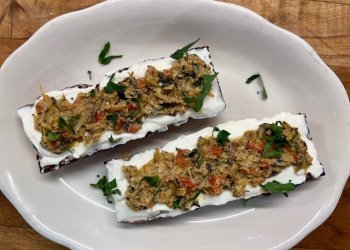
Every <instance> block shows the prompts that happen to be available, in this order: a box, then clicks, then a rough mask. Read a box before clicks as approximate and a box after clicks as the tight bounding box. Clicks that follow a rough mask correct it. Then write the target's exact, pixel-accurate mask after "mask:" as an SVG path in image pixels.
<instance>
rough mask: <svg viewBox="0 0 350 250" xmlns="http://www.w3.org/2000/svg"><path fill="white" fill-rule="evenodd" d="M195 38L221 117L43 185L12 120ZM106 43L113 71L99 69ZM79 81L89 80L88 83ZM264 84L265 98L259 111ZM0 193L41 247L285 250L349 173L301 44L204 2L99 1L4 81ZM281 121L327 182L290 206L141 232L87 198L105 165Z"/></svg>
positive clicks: (337, 106) (51, 33) (265, 202)
mask: <svg viewBox="0 0 350 250" xmlns="http://www.w3.org/2000/svg"><path fill="white" fill-rule="evenodd" d="M197 37H200V38H201V41H200V43H199V44H198V45H209V46H210V48H211V52H212V57H213V61H214V64H215V68H216V70H217V71H218V72H220V74H219V80H220V82H221V86H222V90H223V93H224V97H225V99H226V102H227V108H226V110H225V112H224V113H222V114H221V115H220V116H219V117H217V118H214V119H210V120H206V121H191V122H189V123H188V124H185V125H182V126H181V127H179V128H174V127H173V128H171V129H170V130H169V131H168V132H165V133H161V134H158V135H155V136H152V137H149V138H145V139H142V140H139V141H136V142H130V143H128V144H127V145H125V146H121V147H120V148H119V149H117V150H113V151H111V152H104V153H101V154H99V155H97V156H94V157H91V158H88V159H83V160H81V161H79V162H76V163H73V164H72V165H71V166H70V167H67V168H64V169H61V170H59V171H55V172H52V173H49V174H45V175H41V174H40V173H39V169H38V166H37V162H36V159H35V151H34V149H33V148H32V146H31V144H30V143H29V141H28V140H27V138H26V137H25V135H24V132H23V130H22V125H21V122H20V119H19V118H18V117H17V112H16V110H17V109H18V108H19V107H21V106H23V105H25V104H27V103H32V102H33V101H34V100H35V98H36V97H37V96H38V95H39V85H42V86H43V88H44V90H45V91H49V90H54V89H62V88H64V87H66V86H70V85H73V84H79V83H90V82H91V83H96V82H98V81H99V80H100V79H102V77H103V75H104V73H106V72H108V71H110V70H112V69H114V68H119V67H124V66H129V65H133V64H134V63H136V62H138V61H140V60H142V59H146V58H157V57H162V56H164V55H169V54H170V53H172V52H173V51H174V50H175V49H177V48H179V47H181V46H183V45H184V44H187V43H188V42H190V41H193V40H195V39H196V38H197ZM106 41H110V42H111V44H112V49H111V52H112V53H116V54H118V53H122V54H123V55H124V57H123V58H122V59H121V60H115V61H113V62H112V63H111V64H110V65H108V66H101V65H99V64H98V62H97V56H98V53H99V51H100V49H101V47H102V46H103V44H104V43H105V42H106ZM87 70H91V71H92V72H93V79H92V81H89V79H88V75H87ZM256 72H260V73H261V74H262V76H263V79H264V83H265V85H266V89H267V92H268V95H269V98H268V100H266V101H262V100H261V99H260V96H259V95H257V93H256V91H257V90H259V88H258V87H257V85H256V84H251V85H246V84H244V82H245V80H246V78H247V77H249V76H250V75H251V74H253V73H256ZM0 89H1V91H0V100H1V101H0V102H1V105H0V112H1V114H2V116H1V128H2V129H1V140H0V145H1V152H0V160H1V166H0V188H1V191H2V192H4V194H5V195H6V196H7V197H8V198H9V199H10V201H11V202H12V203H13V204H14V205H15V207H16V208H17V209H18V210H19V212H20V213H21V214H22V215H23V217H24V218H25V219H26V220H27V221H28V222H29V223H30V225H31V226H33V227H34V228H35V229H36V230H37V231H39V232H40V233H41V234H43V235H44V236H46V237H48V238H49V239H51V240H54V241H56V242H58V243H60V244H63V245H65V246H67V247H70V248H75V249H167V250H168V249H169V250H171V249H213V248H217V249H224V248H226V249H240V248H245V249H256V248H257V247H258V248H259V249H286V248H290V247H292V246H293V245H295V244H296V243H297V242H299V241H300V240H301V239H302V238H303V237H305V235H307V234H308V233H309V232H310V231H312V230H313V229H315V228H316V227H317V226H319V225H320V224H321V223H322V222H323V221H324V220H325V219H326V218H327V217H328V216H329V215H330V214H331V212H332V211H333V209H334V208H335V206H336V204H337V201H338V199H339V196H340V194H341V191H342V189H343V186H344V184H345V181H346V179H347V178H348V176H349V172H350V164H349V162H350V156H349V151H350V145H349V143H350V125H349V124H350V115H349V101H348V97H347V95H346V92H345V90H344V88H343V86H342V84H341V82H340V81H339V79H338V78H337V77H336V76H335V74H334V73H333V72H332V71H331V70H330V69H329V68H328V67H327V66H326V65H325V64H324V63H323V62H322V61H321V59H320V58H319V57H318V55H317V54H316V53H315V52H314V50H313V49H312V48H311V47H310V46H309V45H308V44H307V43H306V42H304V41H303V40H302V39H300V38H299V37H297V36H295V35H293V34H291V33H289V32H287V31H285V30H282V29H280V28H278V27H276V26H274V25H272V24H271V23H269V22H267V21H266V20H265V19H263V18H262V17H260V16H258V15H257V14H255V13H253V12H251V11H249V10H247V9H244V8H242V7H239V6H235V5H229V4H224V3H219V2H214V1H209V0H198V1H188V0H172V1H165V0H163V1H160V0H159V1H151V0H149V1H146V0H128V1H127V0H124V1H107V2H104V3H101V4H99V5H96V6H94V7H92V8H89V9H86V10H83V11H79V12H74V13H71V14H67V15H63V16H61V17H59V18H56V19H54V20H52V21H50V22H49V23H47V24H46V25H44V26H43V27H42V28H41V29H40V30H39V31H38V32H37V33H36V34H34V35H33V37H32V38H31V39H29V41H28V42H26V43H25V44H24V45H23V46H22V47H21V48H19V49H18V50H17V51H16V52H15V53H14V54H12V55H11V56H10V57H9V59H8V60H7V61H6V62H5V63H4V64H3V66H2V67H1V69H0ZM281 111H288V112H294V113H295V112H305V113H307V114H308V118H309V125H310V129H311V134H312V136H313V139H314V143H315V147H316V148H317V150H318V155H319V158H320V160H321V162H323V164H324V166H325V170H326V176H324V177H322V178H321V179H319V180H317V181H312V182H309V183H306V184H304V185H302V186H300V187H298V188H297V190H296V191H293V193H291V194H290V196H289V198H287V199H286V198H284V197H283V196H280V195H272V196H270V197H259V198H257V199H254V200H251V201H250V202H249V203H248V204H247V206H246V207H243V205H242V204H241V203H239V202H233V203H229V204H227V205H225V206H221V207H208V208H203V209H201V210H199V211H196V212H191V213H189V214H187V215H184V216H181V217H178V218H175V219H167V220H159V221H156V222H153V223H149V224H141V225H125V224H117V223H116V221H115V214H114V211H113V205H111V204H108V203H107V202H106V200H105V199H104V198H103V197H102V196H101V194H100V193H99V192H98V191H96V190H93V189H91V188H90V187H89V183H91V182H96V181H97V179H98V178H97V177H96V175H97V174H100V175H103V174H106V170H105V168H104V166H103V160H106V159H110V158H112V157H116V156H120V155H123V154H126V153H134V152H138V151H142V150H145V149H148V148H151V147H154V146H161V145H164V144H165V142H166V141H168V140H171V139H174V138H176V137H178V136H179V135H181V134H188V133H191V132H194V131H195V130H196V129H198V128H203V127H206V126H211V125H215V124H218V123H223V122H225V121H228V120H239V119H244V118H250V117H254V118H257V119H261V118H263V117H269V116H272V115H274V114H276V113H279V112H281Z"/></svg>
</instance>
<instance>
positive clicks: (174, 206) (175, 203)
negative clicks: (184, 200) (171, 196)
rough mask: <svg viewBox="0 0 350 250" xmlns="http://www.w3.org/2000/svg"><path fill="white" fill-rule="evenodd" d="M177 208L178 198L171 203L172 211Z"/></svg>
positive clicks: (178, 204) (178, 205)
mask: <svg viewBox="0 0 350 250" xmlns="http://www.w3.org/2000/svg"><path fill="white" fill-rule="evenodd" d="M179 207H180V198H177V199H176V200H174V201H173V209H176V208H179Z"/></svg>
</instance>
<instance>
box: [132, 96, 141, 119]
mask: <svg viewBox="0 0 350 250" xmlns="http://www.w3.org/2000/svg"><path fill="white" fill-rule="evenodd" d="M135 100H136V110H135V111H134V112H133V113H132V115H133V116H137V115H138V114H140V112H141V99H140V98H139V97H136V99H135Z"/></svg>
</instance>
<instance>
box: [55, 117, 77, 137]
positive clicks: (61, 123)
mask: <svg viewBox="0 0 350 250" xmlns="http://www.w3.org/2000/svg"><path fill="white" fill-rule="evenodd" d="M74 119H75V118H74V117H72V118H70V122H68V123H67V122H66V120H64V118H63V117H60V118H58V127H59V128H60V129H67V130H69V131H71V132H73V133H74V128H73V127H74V126H73V124H74V123H76V121H73V120H74ZM74 125H75V124H74Z"/></svg>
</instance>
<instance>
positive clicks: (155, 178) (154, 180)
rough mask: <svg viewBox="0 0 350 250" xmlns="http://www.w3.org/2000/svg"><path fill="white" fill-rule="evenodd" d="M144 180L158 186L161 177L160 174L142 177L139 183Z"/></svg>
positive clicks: (151, 185) (150, 184)
mask: <svg viewBox="0 0 350 250" xmlns="http://www.w3.org/2000/svg"><path fill="white" fill-rule="evenodd" d="M144 180H145V181H146V182H147V184H148V185H149V186H150V187H157V186H158V185H159V182H160V179H159V176H158V175H155V176H144V177H142V179H141V180H140V182H139V183H141V182H142V181H144Z"/></svg>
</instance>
